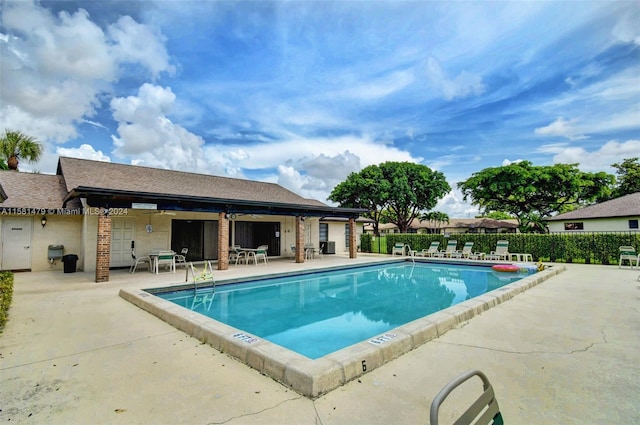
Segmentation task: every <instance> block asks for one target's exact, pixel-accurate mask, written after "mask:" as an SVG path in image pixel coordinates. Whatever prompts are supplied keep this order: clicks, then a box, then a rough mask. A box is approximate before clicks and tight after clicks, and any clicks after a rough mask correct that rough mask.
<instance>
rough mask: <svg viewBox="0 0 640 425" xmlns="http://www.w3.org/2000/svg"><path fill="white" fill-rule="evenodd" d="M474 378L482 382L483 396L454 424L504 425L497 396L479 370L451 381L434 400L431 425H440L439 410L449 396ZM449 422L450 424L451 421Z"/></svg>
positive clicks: (430, 413) (430, 418)
mask: <svg viewBox="0 0 640 425" xmlns="http://www.w3.org/2000/svg"><path fill="white" fill-rule="evenodd" d="M474 376H477V377H479V378H480V379H481V380H482V394H481V395H480V397H478V398H477V399H476V400H475V401H474V402H473V404H472V405H471V406H469V408H467V410H466V411H465V412H464V413H463V414H462V415H461V416H460V417H459V418H458V419H457V420H456V421H454V422H453V423H455V424H456V425H470V424H476V425H484V424H493V425H503V424H504V420H503V419H502V413H500V407H499V406H498V400H496V395H495V392H494V391H493V386H491V383H490V382H489V379H488V378H487V376H486V375H485V374H484V373H482V372H480V371H479V370H470V371H467V372H465V373H463V374H461V375H460V376H458V377H457V378H454V379H453V380H451V381H450V382H449V383H448V384H447V385H445V387H444V388H443V389H442V390H440V392H439V393H438V395H436V397H435V398H434V399H433V401H432V402H431V409H430V411H429V422H430V423H431V425H438V423H439V422H438V409H439V408H440V405H441V404H442V402H443V401H444V400H445V399H446V398H447V397H448V396H449V394H451V392H452V391H453V390H455V389H456V388H457V387H458V386H460V385H461V384H463V383H465V382H466V381H467V380H469V379H470V378H472V377H474ZM447 422H448V423H449V421H447Z"/></svg>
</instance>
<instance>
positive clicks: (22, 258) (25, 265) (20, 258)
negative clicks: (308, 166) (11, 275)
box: [2, 217, 33, 270]
mask: <svg viewBox="0 0 640 425" xmlns="http://www.w3.org/2000/svg"><path fill="white" fill-rule="evenodd" d="M32 226H33V218H31V217H3V218H2V270H27V269H31V230H32Z"/></svg>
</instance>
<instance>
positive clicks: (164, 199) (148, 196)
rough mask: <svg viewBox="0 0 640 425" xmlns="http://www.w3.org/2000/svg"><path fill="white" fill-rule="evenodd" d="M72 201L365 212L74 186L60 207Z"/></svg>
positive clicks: (308, 213)
mask: <svg viewBox="0 0 640 425" xmlns="http://www.w3.org/2000/svg"><path fill="white" fill-rule="evenodd" d="M75 198H86V200H87V203H88V205H89V206H92V207H105V208H131V207H132V204H134V203H153V204H156V205H157V209H159V210H170V211H196V212H213V213H216V212H218V213H219V212H226V213H229V214H238V213H239V214H265V215H288V216H305V217H345V218H358V217H359V216H361V215H362V214H364V213H367V212H368V210H366V209H364V208H339V207H330V206H321V205H305V204H284V203H276V202H257V201H245V200H239V199H222V198H206V197H195V196H190V195H175V194H166V193H151V192H134V191H126V190H116V189H104V188H96V187H88V186H78V187H76V188H75V189H73V190H71V191H70V192H69V193H68V194H67V196H66V197H65V199H64V205H65V206H66V204H67V202H69V201H70V200H72V199H75Z"/></svg>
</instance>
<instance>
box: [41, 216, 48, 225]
mask: <svg viewBox="0 0 640 425" xmlns="http://www.w3.org/2000/svg"><path fill="white" fill-rule="evenodd" d="M40 224H42V227H44V226H46V225H47V216H45V215H43V216H42V218H41V219H40Z"/></svg>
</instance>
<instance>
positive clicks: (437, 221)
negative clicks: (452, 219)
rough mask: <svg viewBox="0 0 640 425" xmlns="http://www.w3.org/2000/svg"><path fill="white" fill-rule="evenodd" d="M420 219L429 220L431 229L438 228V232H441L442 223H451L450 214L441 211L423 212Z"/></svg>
mask: <svg viewBox="0 0 640 425" xmlns="http://www.w3.org/2000/svg"><path fill="white" fill-rule="evenodd" d="M420 220H424V221H428V222H429V229H438V233H440V228H441V227H442V225H443V224H445V223H447V224H448V223H449V216H448V215H447V213H443V212H440V211H429V212H428V213H424V214H422V216H421V217H420Z"/></svg>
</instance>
